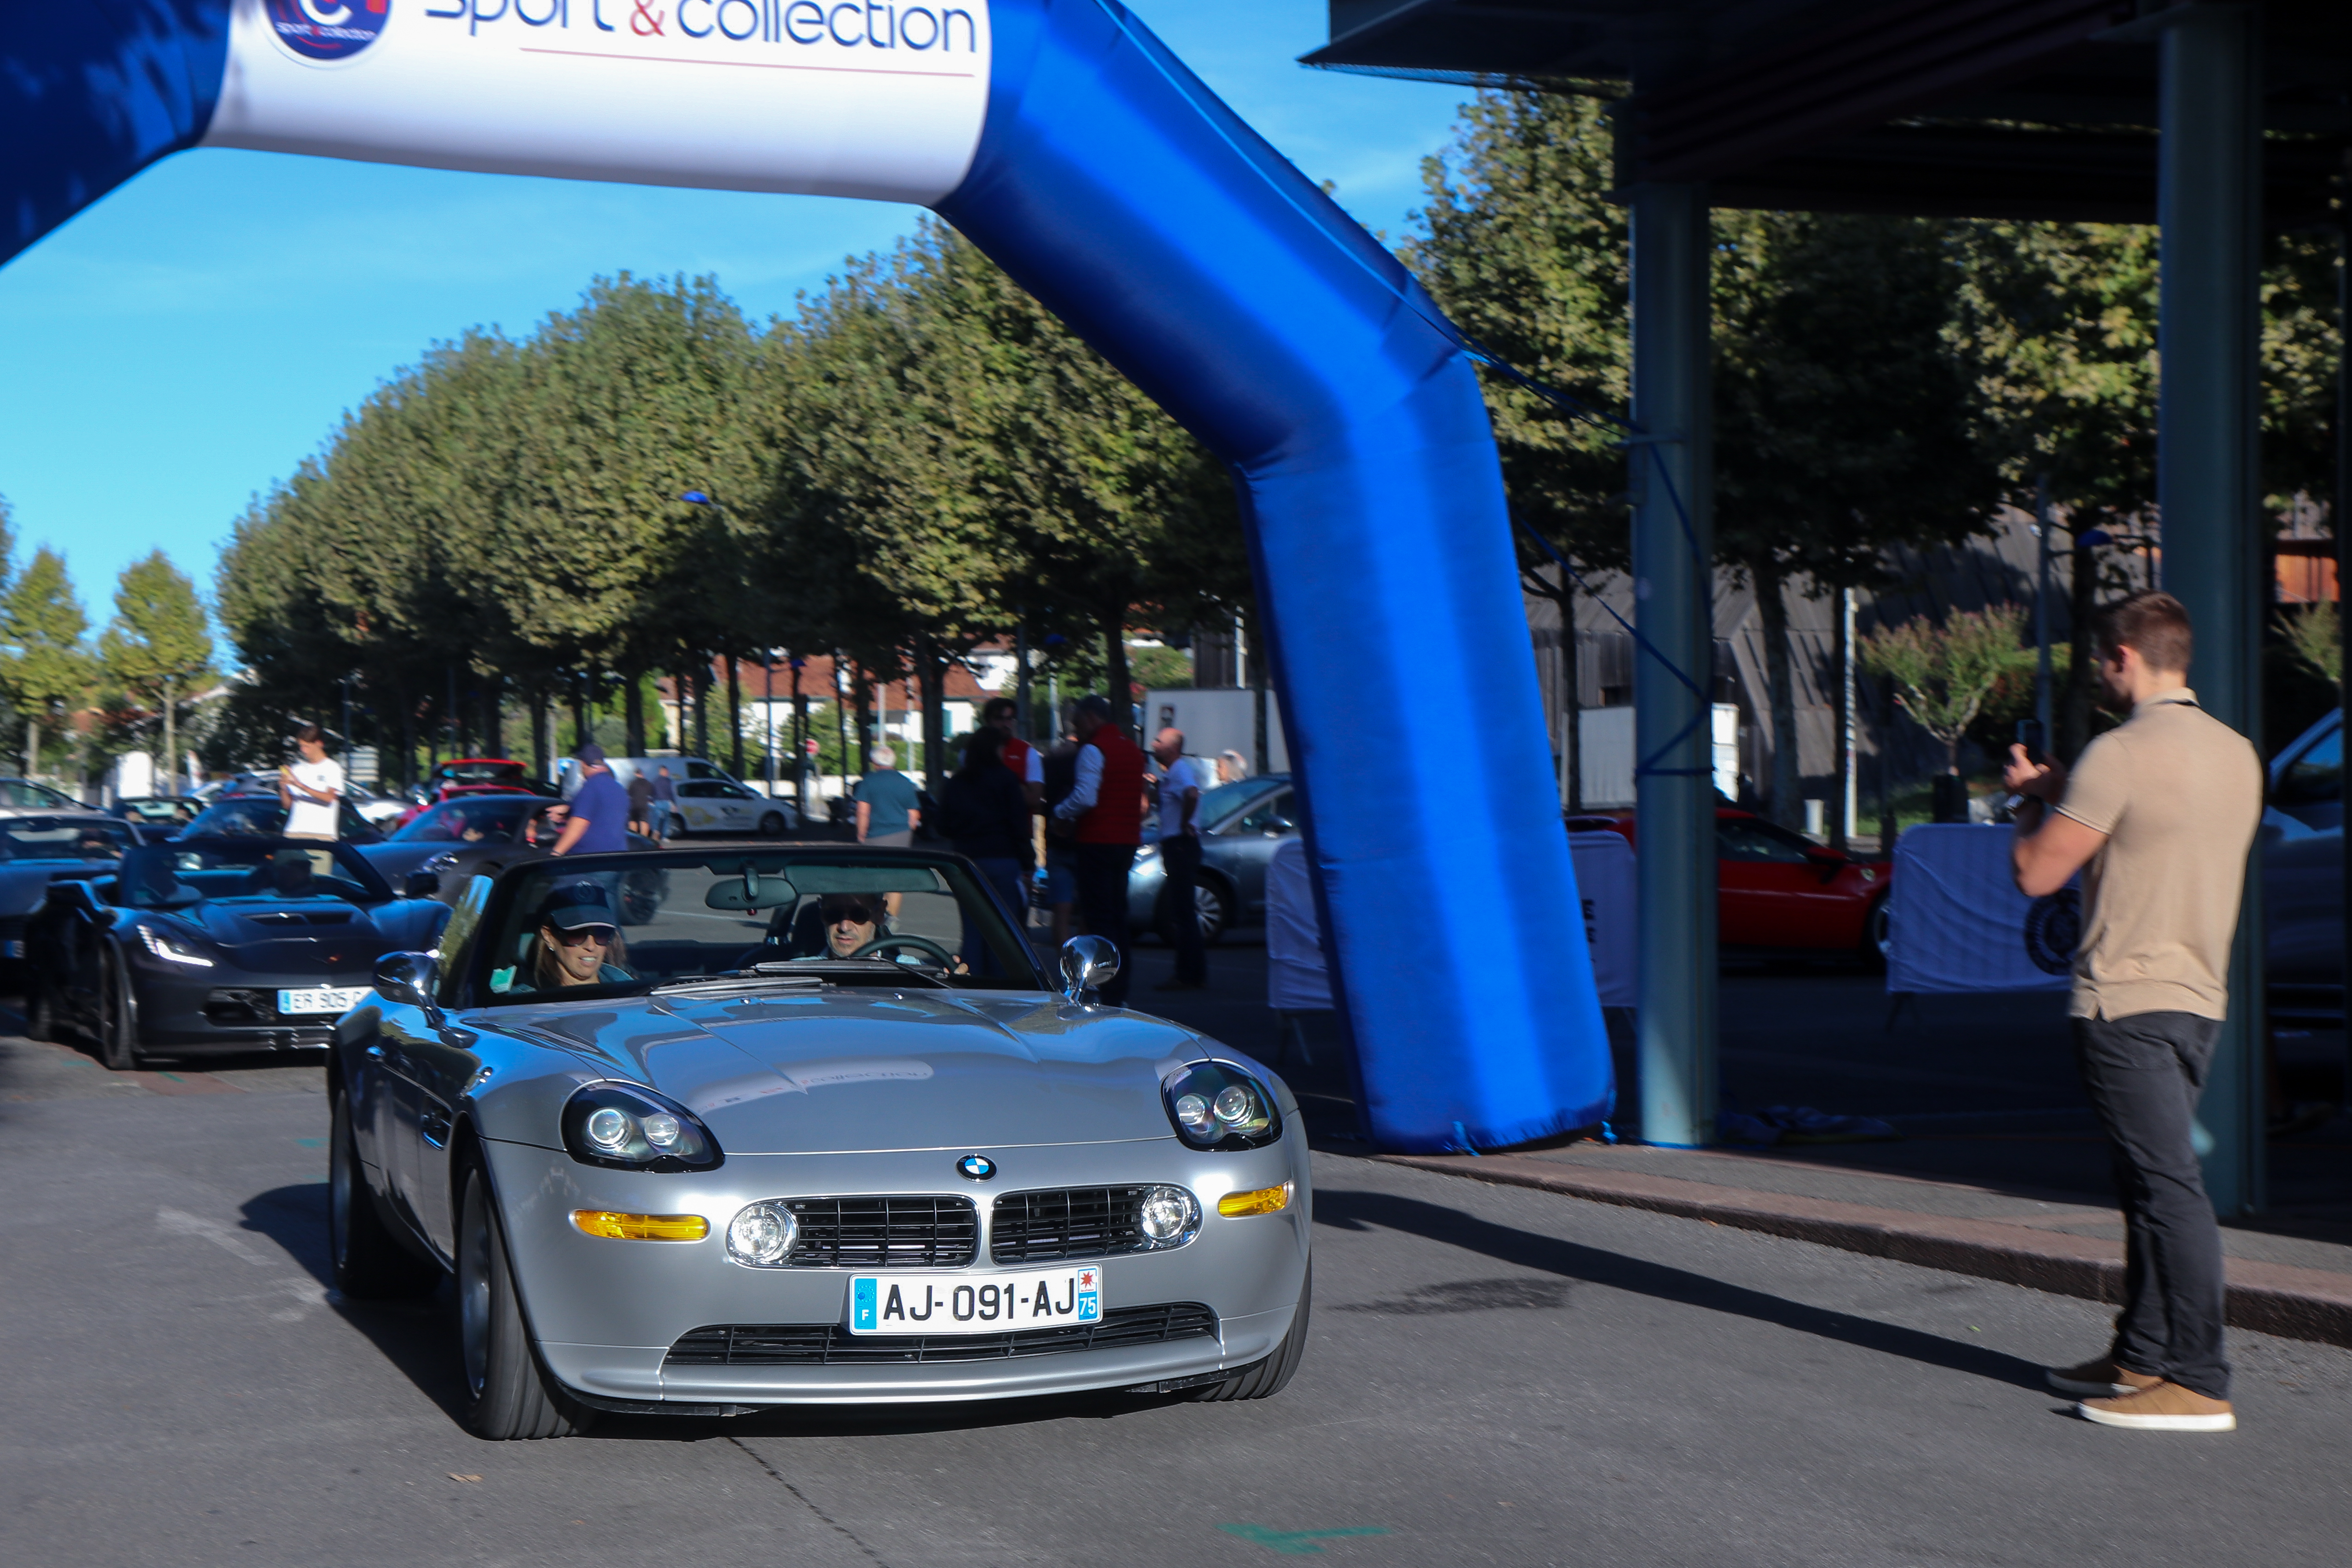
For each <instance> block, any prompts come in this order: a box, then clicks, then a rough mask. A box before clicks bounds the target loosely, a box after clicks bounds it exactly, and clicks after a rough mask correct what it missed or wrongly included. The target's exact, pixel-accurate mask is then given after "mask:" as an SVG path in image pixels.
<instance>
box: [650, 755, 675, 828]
mask: <svg viewBox="0 0 2352 1568" xmlns="http://www.w3.org/2000/svg"><path fill="white" fill-rule="evenodd" d="M675 816H677V780H676V779H674V778H672V777H670V776H669V764H668V763H663V764H662V768H661V772H660V773H659V775H658V776H656V778H655V780H654V838H655V839H656V842H658V841H661V840H666V839H667V838H668V837H669V825H670V820H671V818H673V817H675Z"/></svg>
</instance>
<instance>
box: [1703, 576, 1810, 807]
mask: <svg viewBox="0 0 2352 1568" xmlns="http://www.w3.org/2000/svg"><path fill="white" fill-rule="evenodd" d="M1748 571H1749V573H1750V574H1752V576H1753V577H1754V579H1755V583H1756V610H1757V616H1758V618H1759V620H1761V621H1762V622H1763V626H1764V687H1765V690H1766V693H1767V695H1768V698H1769V702H1770V704H1771V710H1772V784H1771V787H1770V790H1769V793H1768V795H1767V797H1766V800H1765V814H1766V815H1767V816H1769V817H1770V818H1771V819H1772V820H1773V821H1774V822H1777V823H1779V824H1780V826H1783V827H1801V826H1803V825H1804V820H1805V818H1804V809H1805V808H1804V806H1803V805H1801V804H1800V802H1799V800H1798V796H1799V795H1801V793H1802V792H1803V790H1804V782H1803V774H1802V773H1801V772H1800V770H1799V754H1798V750H1797V693H1796V688H1795V683H1794V679H1793V677H1792V675H1791V673H1790V668H1789V603H1788V599H1787V597H1786V587H1787V579H1786V578H1784V577H1783V576H1782V575H1781V574H1780V566H1779V564H1778V563H1774V562H1771V561H1765V560H1759V561H1754V562H1751V563H1749V564H1748ZM1702 721H1704V720H1702Z"/></svg>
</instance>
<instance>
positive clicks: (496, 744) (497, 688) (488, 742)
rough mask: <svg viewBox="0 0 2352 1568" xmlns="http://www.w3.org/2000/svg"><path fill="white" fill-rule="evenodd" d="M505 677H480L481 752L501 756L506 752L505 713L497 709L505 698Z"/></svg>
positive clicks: (498, 675)
mask: <svg viewBox="0 0 2352 1568" xmlns="http://www.w3.org/2000/svg"><path fill="white" fill-rule="evenodd" d="M506 690H507V678H506V677H505V676H504V675H500V674H496V673H493V674H490V675H486V676H484V677H483V678H482V754H483V755H484V756H488V757H503V756H505V755H506V754H507V725H506V717H507V716H506V715H505V714H504V713H502V712H500V711H499V708H500V706H501V705H502V704H503V702H504V701H505V699H506Z"/></svg>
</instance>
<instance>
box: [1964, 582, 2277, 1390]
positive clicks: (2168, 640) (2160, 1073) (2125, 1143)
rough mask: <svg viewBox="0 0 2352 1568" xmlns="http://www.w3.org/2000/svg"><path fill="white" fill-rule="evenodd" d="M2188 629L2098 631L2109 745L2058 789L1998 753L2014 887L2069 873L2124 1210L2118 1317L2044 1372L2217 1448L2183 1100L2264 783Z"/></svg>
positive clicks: (2163, 597) (2136, 598)
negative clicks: (2095, 1342)
mask: <svg viewBox="0 0 2352 1568" xmlns="http://www.w3.org/2000/svg"><path fill="white" fill-rule="evenodd" d="M2190 651H2191V645H2190V640H2189V615H2188V612H2187V611H2185V610H2183V609H2182V608H2181V607H2180V601H2179V600H2178V599H2175V598H2174V597H2172V595H2169V594H2157V593H2146V594H2135V595H2132V596H2131V597H2130V598H2127V599H2126V600H2124V601H2122V602H2121V603H2120V604H2117V605H2114V606H2112V607H2111V608H2110V609H2109V610H2108V611H2107V613H2106V616H2105V617H2104V622H2103V624H2102V626H2101V627H2100V632H2099V678H2100V679H2101V681H2102V682H2103V683H2104V684H2105V687H2106V690H2107V698H2108V702H2109V706H2111V707H2117V708H2121V707H2125V706H2128V707H2129V708H2130V710H2131V717H2130V718H2129V719H2127V720H2126V721H2125V722H2124V723H2123V724H2122V726H2121V727H2119V728H2117V729H2116V730H2112V731H2108V732H2107V733H2106V734H2104V735H2101V736H2100V737H2099V738H2098V739H2096V740H2095V741H2093V742H2091V743H2090V745H2089V746H2087V747H2086V748H2084V752H2083V754H2082V755H2081V756H2080V757H2079V758H2077V759H2076V760H2075V763H2074V771H2073V773H2072V774H2071V776H2070V774H2069V773H2068V772H2067V770H2066V769H2064V768H2063V767H2061V766H2059V765H2058V764H2056V763H2043V762H2041V761H2038V760H2036V759H2033V758H2031V757H2029V756H2027V755H2026V752H2025V749H2024V748H2023V747H2021V746H2020V747H2012V748H2011V758H2010V763H2009V767H2008V769H2007V771H2006V773H2004V775H2003V776H2004V778H2005V780H2006V782H2007V783H2008V784H2009V787H2010V788H2011V790H2014V791H2015V792H2017V795H2018V796H2019V797H2020V798H2019V800H2018V804H2017V834H2016V837H2015V840H2014V847H2013V851H2012V853H2013V856H2014V859H2015V865H2016V873H2017V886H2018V889H2019V890H2020V891H2021V892H2023V893H2025V894H2026V895H2027V896H2028V897H2030V898H2046V897H2049V896H2050V895H2053V894H2054V893H2056V892H2057V891H2058V890H2059V889H2062V888H2063V887H2064V886H2065V885H2066V882H2067V879H2069V878H2071V877H2073V876H2074V874H2075V873H2076V872H2077V871H2080V872H2082V874H2083V937H2082V942H2081V944H2080V947H2079V950H2078V951H2077V952H2076V954H2075V958H2074V1054H2075V1059H2076V1062H2077V1064H2078V1065H2079V1066H2080V1068H2082V1073H2083V1086H2084V1089H2085V1090H2086V1091H2088V1093H2089V1095H2090V1099H2091V1104H2092V1106H2093V1107H2094V1108H2095V1110H2097V1112H2098V1115H2099V1123H2100V1126H2101V1127H2102V1129H2103V1130H2104V1131H2105V1132H2106V1135H2107V1142H2108V1149H2109V1155H2110V1158H2111V1160H2112V1162H2113V1164H2114V1168H2115V1177H2116V1196H2117V1197H2118V1198H2119V1199H2121V1201H2122V1204H2123V1210H2124V1310H2123V1311H2122V1312H2121V1313H2120V1314H2118V1315H2117V1317H2116V1337H2115V1342H2114V1344H2113V1346H2112V1347H2111V1348H2110V1350H2109V1352H2108V1353H2107V1354H2106V1355H2105V1356H2104V1357H2102V1358H2100V1359H2099V1360H2097V1361H2092V1362H2086V1363H2084V1364H2083V1365H2081V1366H2076V1367H2066V1368H2061V1369H2053V1370H2052V1371H2051V1372H2050V1373H2049V1374H2048V1376H2049V1380H2050V1384H2051V1385H2052V1386H2053V1387H2054V1388H2056V1389H2058V1390H2059V1391H2060V1392H2061V1393H2063V1394H2077V1395H2081V1396H2083V1398H2082V1403H2081V1404H2079V1405H2076V1406H2075V1407H2074V1408H2075V1410H2076V1411H2077V1413H2079V1414H2080V1415H2083V1416H2084V1418H2085V1419H2087V1420H2091V1421H2095V1422H2097V1423H2099V1424H2100V1425H2102V1426H2127V1427H2137V1428H2140V1429H2143V1430H2149V1431H2170V1432H2226V1431H2230V1430H2231V1429H2232V1428H2234V1427H2235V1426H2236V1425H2237V1415H2236V1414H2235V1413H2234V1412H2233V1411H2232V1410H2231V1407H2230V1363H2229V1362H2228V1361H2227V1360H2226V1359H2224V1356H2223V1353H2222V1344H2221V1337H2222V1336H2221V1326H2222V1321H2221V1312H2222V1301H2223V1292H2224V1289H2225V1287H2224V1284H2223V1280H2222V1274H2221V1229H2220V1227H2219V1226H2217V1225H2216V1224H2215V1222H2214V1218H2213V1205H2212V1204H2211V1203H2210V1201H2209V1200H2208V1199H2207V1197H2206V1195H2205V1180H2204V1173H2203V1172H2202V1170H2201V1169H2200V1166H2199V1164H2198V1162H2197V1151H2196V1148H2195V1147H2194V1144H2193V1142H2192V1140H2193V1138H2194V1136H2195V1127H2196V1114H2197V1100H2198V1097H2199V1094H2200V1092H2201V1091H2202V1089H2204V1087H2205V1079H2206V1075H2207V1073H2208V1071H2209V1070H2210V1068H2211V1067H2212V1062H2213V1049H2214V1046H2215V1044H2216V1043H2217V1042H2218V1041H2219V1039H2220V1037H2221V1021H2222V1019H2223V1017H2224V1016H2226V1015H2227V1013H2228V1010H2229V1003H2230V995H2229V973H2230V947H2231V940H2232V938H2233V937H2234V935H2235V933H2236V931H2237V925H2238V905H2239V901H2240V899H2241V896H2242V893H2243V892H2244V889H2245V881H2246V856H2247V852H2248V851H2249V850H2250V849H2251V848H2252V846H2253V840H2254V829H2255V827H2256V826H2257V825H2258V824H2259V823H2260V821H2261V819H2262V811H2263V765H2262V761H2261V759H2260V758H2259V757H2257V756H2256V755H2255V754H2254V749H2253V747H2252V745H2251V744H2249V743H2248V742H2247V741H2246V738H2245V737H2244V736H2243V735H2241V734H2239V733H2238V732H2237V731H2234V730H2232V729H2231V728H2230V727H2229V726H2228V725H2226V724H2223V723H2221V721H2218V720H2216V719H2214V718H2213V716H2212V715H2211V714H2210V713H2207V712H2205V711H2204V710H2201V709H2200V708H2199V707H2198V706H2197V694H2196V693H2195V692H2193V691H2191V690H2189V654H2190Z"/></svg>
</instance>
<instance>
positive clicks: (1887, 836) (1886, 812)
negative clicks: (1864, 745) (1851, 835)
mask: <svg viewBox="0 0 2352 1568" xmlns="http://www.w3.org/2000/svg"><path fill="white" fill-rule="evenodd" d="M1878 855H1879V858H1881V859H1883V860H1891V859H1893V858H1895V682H1894V681H1893V680H1891V679H1881V680H1880V681H1879V683H1878Z"/></svg>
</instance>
